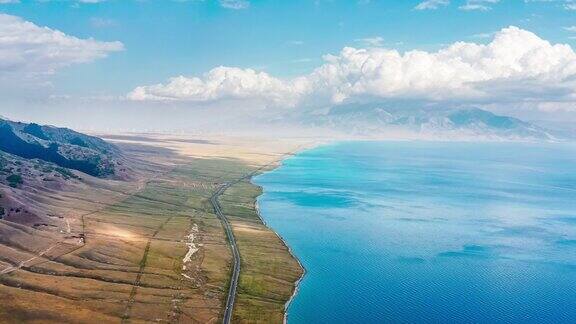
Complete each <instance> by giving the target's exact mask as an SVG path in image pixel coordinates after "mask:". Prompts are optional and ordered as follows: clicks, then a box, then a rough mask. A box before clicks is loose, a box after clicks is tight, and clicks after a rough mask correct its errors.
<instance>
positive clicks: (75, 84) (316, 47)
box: [0, 0, 576, 114]
mask: <svg viewBox="0 0 576 324" xmlns="http://www.w3.org/2000/svg"><path fill="white" fill-rule="evenodd" d="M1 2H9V3H4V4H0V12H2V13H5V14H7V15H10V16H15V17H20V18H21V19H22V20H23V21H28V22H31V23H33V24H35V25H36V26H38V27H44V26H46V27H49V28H51V29H53V30H58V31H61V32H63V33H64V34H66V35H67V36H70V37H77V38H80V39H89V38H93V39H94V40H97V41H99V42H114V41H116V42H121V43H122V46H123V48H122V50H118V49H115V50H111V51H110V52H109V53H108V52H106V54H105V55H103V57H98V58H90V59H86V60H85V62H81V63H78V64H66V65H65V66H62V67H61V66H58V67H57V68H55V69H54V71H51V72H50V73H48V74H49V76H47V77H46V78H45V79H44V80H42V84H43V85H42V86H40V87H39V86H37V85H35V86H30V85H29V84H28V83H25V84H24V86H23V87H22V89H17V91H14V90H13V89H12V86H11V87H10V88H11V90H10V93H5V95H7V96H10V95H11V94H12V95H13V97H14V98H10V100H11V101H10V102H18V101H19V99H21V98H18V96H23V94H26V93H29V92H27V91H28V90H27V89H26V87H29V88H32V89H33V90H34V91H36V90H37V89H38V88H41V89H42V91H40V92H41V93H42V95H44V96H78V97H88V96H124V95H126V94H127V93H129V92H130V91H132V90H133V89H135V88H136V87H138V86H146V85H153V84H158V83H166V82H167V80H169V78H172V77H177V76H181V75H182V76H190V77H191V76H201V75H202V74H203V73H206V72H208V71H210V70H211V69H213V68H215V67H218V66H229V67H238V68H241V69H246V68H251V69H254V70H256V71H263V72H265V73H267V74H268V75H270V76H272V77H274V78H278V79H282V80H283V79H293V78H297V77H299V76H302V75H306V74H308V73H311V72H312V71H313V70H314V69H316V68H318V67H319V66H321V65H322V64H323V63H324V62H325V59H323V56H324V55H326V54H334V55H338V53H340V52H341V51H342V49H343V48H344V47H346V46H350V47H355V48H369V47H380V48H389V49H396V50H398V51H399V52H400V53H403V52H404V51H410V50H415V49H417V50H423V51H427V52H435V51H437V50H439V49H442V48H445V47H446V46H448V45H449V44H454V43H456V42H459V41H463V42H470V43H478V44H486V43H489V42H490V41H491V40H492V38H493V35H494V33H496V32H498V31H500V30H502V28H505V27H507V26H517V27H519V28H520V29H522V30H526V31H529V32H532V33H535V34H536V35H538V37H540V38H542V39H543V40H546V41H549V42H550V43H552V44H556V43H565V44H569V45H571V46H572V47H573V46H574V45H576V44H575V42H576V27H575V28H572V30H571V28H570V27H573V26H574V25H576V10H571V9H576V2H572V1H570V0H557V1H537V0H532V1H529V0H525V1H524V0H517V1H497V0H468V1H448V0H429V1H424V3H423V2H422V1H408V0H403V1H384V0H370V1H368V0H358V1H356V0H346V1H344V0H324V1H323V0H291V1H271V0H245V1H242V0H203V1H202V0H189V1H186V0H181V1H170V0H166V1H159V0H148V1H144V0H140V1H136V0H107V1H103V0H99V1H98V0H91V1H90V0H83V1H82V0H78V1H75V0H70V1H65V0H60V1H58V0H43V1H38V0H30V1H27V0H21V1H14V0H4V1H0V3H1ZM10 2H14V3H10ZM88 2H89V3H88ZM466 9H472V10H466ZM0 28H1V26H0ZM106 51H108V50H106ZM11 78H15V77H14V76H11ZM11 83H13V82H11ZM46 84H49V86H47V87H45V85H46ZM5 100H8V99H5ZM0 114H1V112H0Z"/></svg>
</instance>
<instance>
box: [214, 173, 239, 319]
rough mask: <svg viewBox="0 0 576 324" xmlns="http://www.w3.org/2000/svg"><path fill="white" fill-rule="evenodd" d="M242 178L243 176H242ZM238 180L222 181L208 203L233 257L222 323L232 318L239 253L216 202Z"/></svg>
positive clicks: (220, 208) (228, 224)
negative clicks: (224, 233) (223, 231)
mask: <svg viewBox="0 0 576 324" xmlns="http://www.w3.org/2000/svg"><path fill="white" fill-rule="evenodd" d="M243 179H244V178H243ZM238 181H239V180H237V181H234V182H228V183H224V184H223V185H221V186H220V188H218V190H216V192H214V194H213V195H212V197H210V203H211V204H212V207H214V212H215V213H216V215H217V216H218V218H220V221H221V222H222V224H223V225H224V230H225V231H226V236H227V237H228V241H229V242H230V248H231V249H232V258H233V269H232V278H231V279H230V290H228V298H227V299H226V309H224V316H223V319H222V322H223V323H224V324H229V323H230V320H231V319H232V311H233V309H234V301H235V300H236V289H237V288H238V278H239V277H240V253H239V252H238V246H237V245H236V239H235V238H234V233H233V232H232V226H231V225H230V222H229V221H228V218H226V216H224V214H223V213H222V207H221V206H220V203H219V202H218V197H220V196H221V195H222V194H223V193H224V191H226V189H228V188H230V186H232V185H233V184H235V183H237V182H238Z"/></svg>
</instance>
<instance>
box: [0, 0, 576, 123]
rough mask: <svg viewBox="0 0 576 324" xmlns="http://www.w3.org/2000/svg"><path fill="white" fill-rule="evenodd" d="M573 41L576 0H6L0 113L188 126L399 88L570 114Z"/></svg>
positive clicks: (506, 110)
mask: <svg viewBox="0 0 576 324" xmlns="http://www.w3.org/2000/svg"><path fill="white" fill-rule="evenodd" d="M574 46H576V1H572V0H509V1H498V0H460V1H457V0H452V1H451V0H427V1H422V0H417V1H411V0H402V1H384V0H291V1H278V0H276V1H272V0H163V1H160V0H147V1H146V0H68V1H67V0H28V1H27V0H20V1H18V0H0V115H2V116H6V117H9V118H12V119H21V120H27V121H38V122H46V123H52V124H57V125H64V126H72V127H81V128H86V129H121V128H126V129H149V128H150V127H151V128H155V127H158V128H166V129H168V128H170V127H175V128H179V129H182V128H185V125H186V124H187V121H188V120H189V119H194V118H196V119H200V118H205V116H208V115H210V114H211V112H213V111H219V112H220V113H221V112H222V111H226V112H230V114H229V115H230V116H236V115H238V116H242V115H246V114H250V112H254V111H256V112H262V111H265V112H266V113H270V114H274V112H285V111H287V110H295V109H307V108H309V107H324V106H331V105H337V104H341V103H350V102H352V103H353V102H367V101H378V102H387V101H390V102H392V101H397V100H403V101H408V102H413V104H414V105H429V104H435V105H449V106H457V107H460V106H477V107H482V108H485V109H488V110H492V111H494V112H497V113H503V114H508V115H513V116H516V117H520V118H524V119H528V120H545V121H558V122H570V123H571V122H573V121H576V54H575V53H574V51H573V48H574ZM155 124H157V125H155ZM150 125H154V126H150Z"/></svg>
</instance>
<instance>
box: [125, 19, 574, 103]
mask: <svg viewBox="0 0 576 324" xmlns="http://www.w3.org/2000/svg"><path fill="white" fill-rule="evenodd" d="M575 93H576V53H574V51H573V50H572V48H571V47H570V46H569V45H565V44H551V43H550V42H548V41H546V40H544V39H542V38H540V37H538V36H537V35H535V34H533V33H531V32H529V31H526V30H523V29H520V28H517V27H508V28H504V29H502V30H500V31H498V32H496V33H495V34H494V37H493V39H492V41H491V42H490V43H488V44H478V43H471V42H456V43H454V44H451V45H449V46H447V47H445V48H442V49H440V50H438V51H436V52H426V51H419V50H413V51H407V52H404V53H402V52H400V51H397V50H394V49H385V48H368V49H358V48H353V47H346V48H344V49H342V51H341V52H340V53H338V54H337V55H325V56H324V63H323V64H322V65H321V66H319V67H317V68H316V69H315V70H314V71H312V72H311V73H309V74H306V75H302V76H300V77H297V78H294V79H290V80H282V79H279V78H275V77H272V76H270V75H268V74H266V73H263V72H256V71H253V70H250V69H239V68H230V67H219V68H216V69H213V70H212V71H210V72H208V73H207V74H206V75H204V76H203V77H201V78H198V77H190V78H189V77H183V76H180V77H177V78H173V79H171V80H169V81H168V82H167V83H166V84H157V85H152V86H141V87H138V88H136V89H135V90H134V91H132V92H131V93H130V94H129V96H128V97H129V98H130V99H134V100H183V101H186V100H188V101H204V102H205V101H212V100H219V99H224V98H232V99H258V100H263V101H267V102H269V103H273V104H283V105H286V106H294V105H297V104H306V103H307V102H315V103H318V102H321V103H338V102H343V101H354V100H364V101H365V100H371V99H374V100H381V99H397V98H407V99H419V100H433V101H442V100H507V99H509V98H511V97H515V98H516V99H518V100H529V99H530V100H532V99H533V98H544V97H554V98H574V94H575Z"/></svg>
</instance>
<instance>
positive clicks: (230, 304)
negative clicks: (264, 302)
mask: <svg viewBox="0 0 576 324" xmlns="http://www.w3.org/2000/svg"><path fill="white" fill-rule="evenodd" d="M297 150H298V149H297ZM297 150H294V151H293V152H289V153H286V154H283V155H282V157H281V158H280V159H279V160H280V161H281V160H282V159H284V158H285V157H286V156H289V155H292V154H294V152H296V151H297ZM275 163H276V161H274V162H270V163H268V164H265V165H262V166H260V167H259V168H258V169H256V170H254V171H252V172H250V173H248V174H246V175H244V176H242V177H240V178H238V179H236V180H233V181H231V182H225V183H223V184H222V185H220V187H219V188H218V190H216V191H215V192H214V194H213V195H212V197H210V203H211V204H212V207H213V208H214V212H215V213H216V216H218V218H220V221H221V222H222V224H223V225H224V230H225V231H226V236H227V237H228V241H229V242H230V248H231V249H232V257H233V262H234V264H233V269H232V278H231V279H230V289H229V290H228V298H227V299H226V309H224V316H223V319H222V323H224V324H230V321H231V320H232V311H233V309H234V301H235V300H236V290H237V288H238V278H239V277H240V252H239V251H238V245H237V244H236V239H235V238H234V232H233V231H232V225H230V221H228V218H226V216H224V213H222V207H221V206H220V203H219V202H218V197H220V196H221V195H222V194H223V193H224V192H225V191H226V190H227V189H228V188H230V187H232V186H233V185H235V184H237V183H239V182H242V181H244V180H246V179H250V178H252V177H253V176H254V175H256V174H258V173H260V172H261V171H262V170H264V169H266V168H268V167H270V166H271V165H273V164H275Z"/></svg>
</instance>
